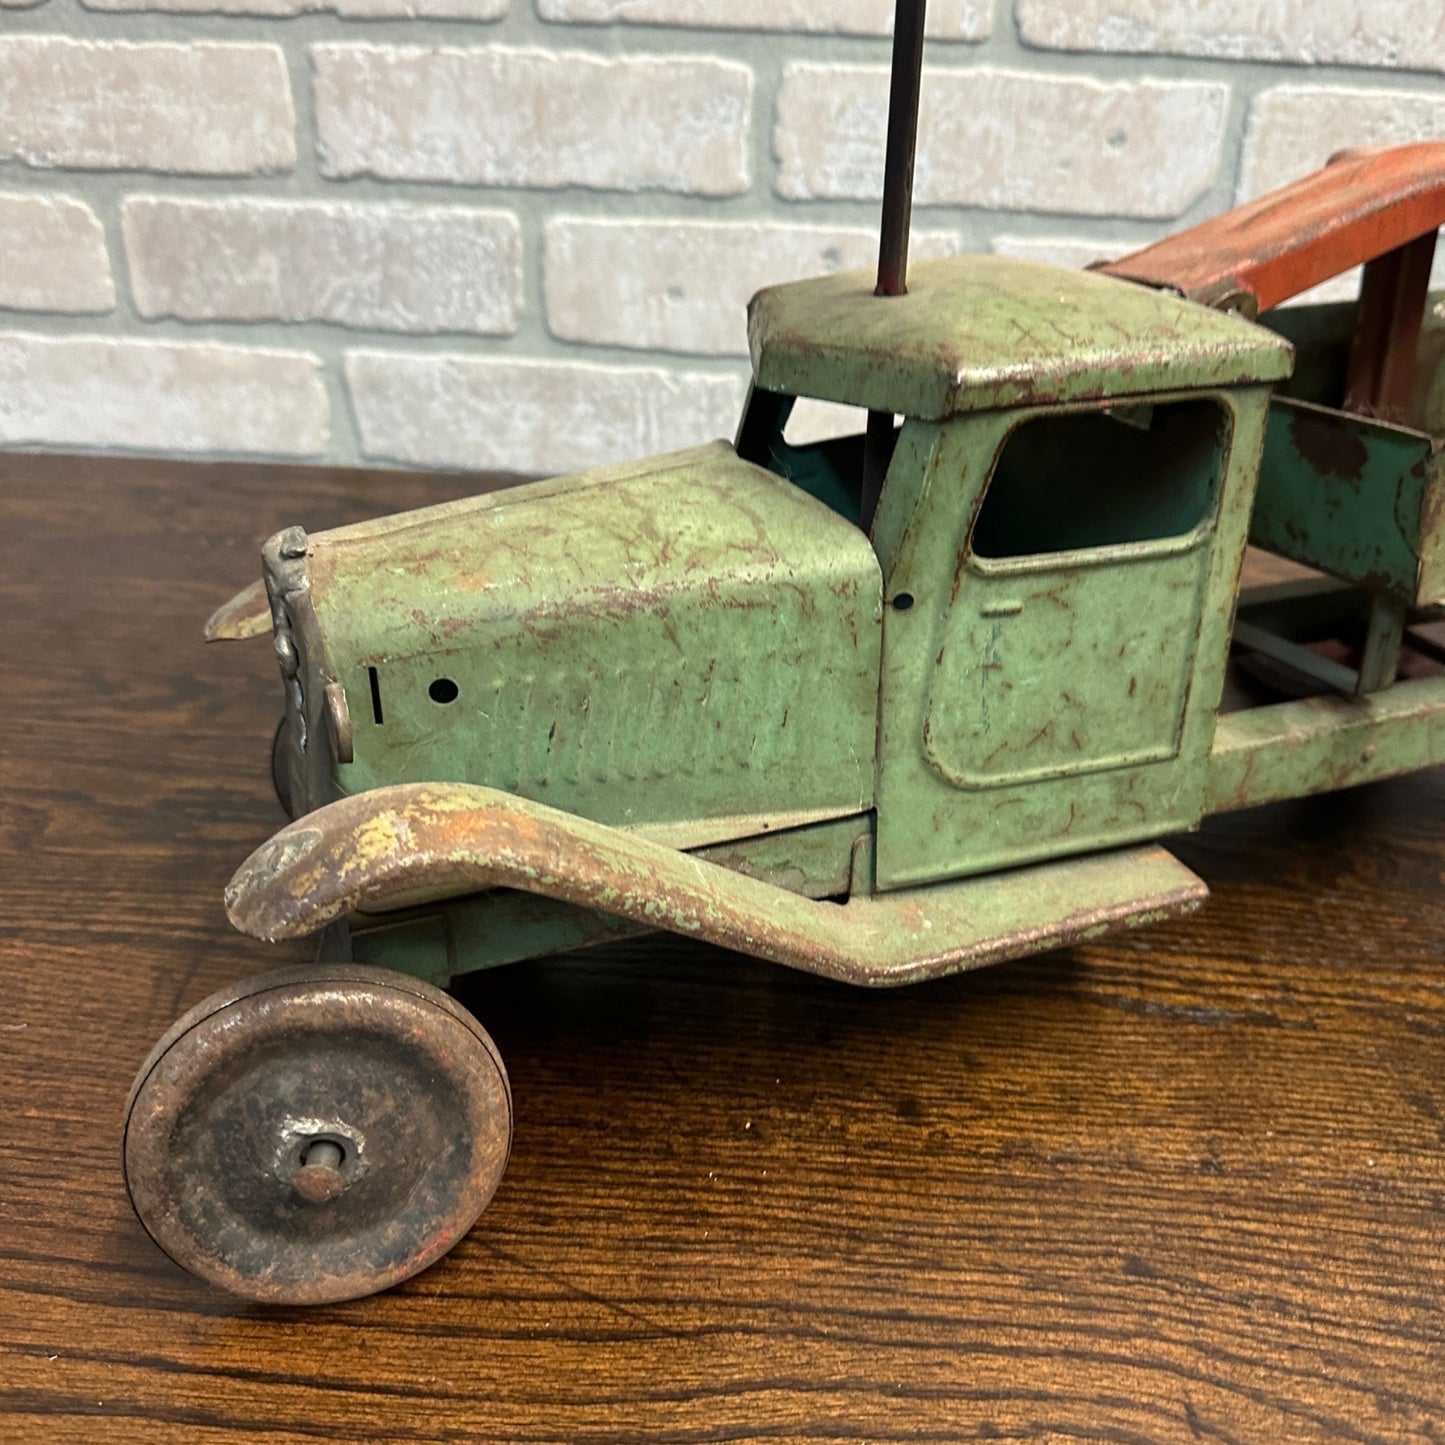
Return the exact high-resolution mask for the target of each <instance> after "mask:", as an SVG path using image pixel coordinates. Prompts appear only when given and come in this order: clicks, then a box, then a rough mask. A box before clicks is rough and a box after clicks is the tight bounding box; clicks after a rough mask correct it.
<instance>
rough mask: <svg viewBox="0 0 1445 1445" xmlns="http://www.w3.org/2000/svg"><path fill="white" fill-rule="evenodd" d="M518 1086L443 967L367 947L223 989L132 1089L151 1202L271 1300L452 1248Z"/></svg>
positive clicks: (163, 1239)
mask: <svg viewBox="0 0 1445 1445" xmlns="http://www.w3.org/2000/svg"><path fill="white" fill-rule="evenodd" d="M511 1140H512V1096H511V1090H510V1086H509V1085H508V1082H507V1074H506V1070H505V1069H504V1068H503V1067H502V1062H501V1059H500V1058H499V1057H498V1055H497V1051H496V1048H495V1046H494V1045H493V1043H492V1041H491V1039H490V1038H489V1037H488V1036H487V1033H486V1031H485V1030H484V1029H483V1028H482V1027H481V1026H480V1025H479V1024H478V1023H477V1022H476V1021H475V1020H474V1019H473V1018H472V1017H471V1015H470V1014H468V1013H467V1012H466V1010H465V1009H463V1008H462V1007H461V1006H460V1005H459V1004H457V1003H456V1002H454V1001H453V1000H452V999H450V998H448V997H447V996H446V994H444V993H441V992H439V991H438V990H437V989H434V988H432V987H431V986H430V985H428V984H424V983H420V982H418V981H416V980H414V979H411V978H408V977H406V976H405V975H403V974H397V973H391V972H388V971H386V970H383V969H375V968H362V967H359V966H357V965H353V964H335V965H325V964H321V965H316V966H313V967H309V968H301V969H285V970H282V971H280V972H277V973H270V974H265V975H263V976H261V977H260V978H254V979H251V980H249V981H247V982H246V983H243V984H239V985H237V986H236V987H235V988H232V989H226V990H223V991H222V992H220V993H217V994H213V995H212V996H211V997H210V998H208V999H206V1000H205V1002H204V1003H201V1004H199V1005H198V1006H197V1007H196V1008H194V1009H192V1010H191V1011H190V1012H189V1013H188V1014H186V1015H184V1016H183V1017H182V1018H180V1019H179V1020H177V1022H176V1023H175V1024H174V1025H173V1026H172V1027H171V1029H170V1030H169V1031H168V1032H167V1033H166V1034H165V1036H164V1037H163V1038H162V1039H161V1040H160V1042H159V1043H158V1044H157V1045H156V1046H155V1048H154V1049H153V1050H152V1051H151V1054H150V1057H149V1058H148V1059H147V1060H146V1061H145V1064H144V1065H143V1066H142V1068H141V1071H140V1073H139V1074H138V1075H137V1077H136V1081H135V1085H134V1087H133V1088H132V1089H131V1096H130V1100H129V1102H128V1103H127V1106H126V1120H125V1143H124V1168H125V1180H126V1188H127V1189H128V1190H129V1192H130V1197H131V1203H132V1204H133V1205H134V1206H135V1211H136V1214H137V1215H138V1216H139V1217H140V1221H141V1223H142V1224H143V1225H144V1226H145V1228H146V1231H147V1232H148V1233H149V1234H150V1236H151V1238H152V1239H154V1240H155V1242H156V1243H157V1244H158V1245H160V1247H161V1248H162V1249H163V1250H165V1252H166V1253H167V1254H168V1255H170V1257H171V1258H172V1259H173V1260H175V1262H176V1263H177V1264H179V1265H182V1266H183V1267H184V1268H186V1269H188V1270H190V1271H191V1272H192V1273H193V1274H196V1275H199V1276H200V1277H201V1278H202V1279H204V1280H206V1281H208V1282H209V1283H211V1284H214V1285H218V1286H220V1287H221V1288H222V1289H227V1290H231V1291H233V1292H234V1293H236V1294H241V1295H246V1296H248V1297H249V1298H251V1299H256V1300H262V1301H265V1302H267V1303H271V1304H325V1303H330V1302H333V1301H336V1300H347V1299H357V1298H359V1297H360V1296H362V1295H368V1294H374V1293H375V1292H376V1291H378V1290H383V1289H387V1288H389V1287H390V1286H392V1285H394V1284H398V1283H400V1282H401V1281H402V1280H404V1279H407V1278H409V1277H410V1276H412V1275H414V1274H416V1273H418V1272H419V1271H420V1270H423V1269H425V1268H426V1267H427V1266H428V1265H430V1264H433V1263H435V1261H437V1260H438V1259H440V1258H441V1257H442V1255H444V1254H445V1253H446V1252H447V1251H448V1250H449V1249H450V1248H451V1247H452V1246H453V1245H454V1244H456V1242H457V1241H458V1240H459V1239H461V1237H462V1236H463V1235H464V1234H465V1233H466V1232H467V1231H468V1230H469V1229H470V1228H471V1227H472V1225H473V1224H474V1223H475V1222H476V1219H477V1216H478V1215H479V1214H481V1212H482V1210H483V1209H484V1208H485V1207H486V1205H487V1202H488V1201H489V1200H490V1199H491V1197H492V1195H493V1193H494V1192H495V1191H496V1188H497V1185H498V1184H499V1183H500V1181H501V1178H502V1171H503V1170H504V1169H505V1168H506V1165H507V1155H508V1152H509V1151H510V1148H511Z"/></svg>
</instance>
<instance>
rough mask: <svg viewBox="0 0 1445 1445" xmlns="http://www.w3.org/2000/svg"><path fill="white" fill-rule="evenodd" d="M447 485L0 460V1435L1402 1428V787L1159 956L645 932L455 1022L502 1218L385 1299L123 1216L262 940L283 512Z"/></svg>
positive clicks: (1261, 848)
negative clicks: (489, 1075)
mask: <svg viewBox="0 0 1445 1445" xmlns="http://www.w3.org/2000/svg"><path fill="white" fill-rule="evenodd" d="M472 485H473V484H472V483H468V482H467V481H465V480H463V479H460V478H456V477H436V476H433V477H414V476H400V475H378V474H364V473H346V472H334V471H332V472H328V471H314V470H307V469H304V468H290V469H284V468H259V467H245V466H186V465H179V464H173V463H147V462H140V461H123V462H121V461H101V460H95V459H81V458H62V457H45V458H25V457H15V456H11V457H8V458H3V459H0V604H3V617H4V631H3V638H4V641H3V644H0V697H3V703H0V724H3V733H0V767H3V792H0V970H3V982H4V994H3V1004H0V1053H3V1060H4V1067H3V1070H0V1102H3V1120H4V1123H3V1128H0V1257H3V1269H0V1411H3V1412H4V1414H3V1417H0V1438H3V1439H5V1440H31V1439H33V1440H46V1441H66V1442H68V1441H77V1442H80V1441H83V1442H87V1445H90V1442H97V1441H109V1440H123V1441H129V1440H137V1441H142V1440H143V1441H156V1442H222V1441H235V1440H239V1439H246V1440H253V1441H261V1442H283V1441H284V1442H315V1441H343V1440H346V1441H349V1440H368V1441H428V1442H429V1441H503V1440H517V1441H525V1442H537V1445H541V1442H553V1441H556V1442H604V1441H608V1442H611V1441H616V1442H627V1441H635V1440H643V1439H657V1440H667V1441H713V1440H735V1439H769V1440H814V1441H823V1440H839V1441H843V1440H848V1441H854V1440H869V1441H883V1440H914V1441H941V1440H943V1441H946V1440H972V1439H1029V1440H1055V1439H1056V1440H1091V1441H1092V1440H1105V1441H1119V1442H1135V1441H1139V1442H1143V1441H1151V1442H1152V1441H1170V1440H1183V1441H1189V1440H1207V1441H1216V1442H1219V1441H1238V1442H1273V1441H1296V1440H1299V1441H1315V1440H1344V1441H1397V1440H1418V1441H1440V1440H1442V1439H1445V1260H1442V1243H1445V1160H1442V1144H1445V1069H1442V1065H1445V963H1442V953H1445V777H1442V776H1441V774H1440V773H1434V774H1429V775H1425V776H1421V777H1416V778H1413V779H1407V780H1403V781H1400V782H1396V783H1390V784H1385V785H1380V786H1376V787H1371V788H1367V789H1362V790H1359V791H1357V792H1354V793H1349V794H1345V795H1342V796H1338V797H1335V798H1328V799H1321V800H1316V801H1311V802H1305V803H1299V804H1293V805H1290V806H1283V807H1276V808H1271V809H1269V810H1266V811H1263V812H1260V813H1257V814H1253V815H1244V816H1240V817H1238V818H1234V819H1229V820H1225V821H1223V822H1220V823H1218V824H1215V825H1211V826H1210V827H1209V828H1207V829H1206V830H1205V832H1204V833H1203V834H1201V835H1199V836H1197V837H1195V838H1191V839H1188V840H1184V841H1183V842H1181V844H1180V852H1181V854H1182V856H1183V857H1184V858H1185V860H1186V861H1187V862H1188V863H1189V864H1190V865H1191V866H1193V867H1194V868H1196V869H1197V870H1198V871H1199V872H1201V873H1202V874H1203V875H1204V876H1205V877H1206V878H1207V879H1208V881H1209V882H1210V884H1211V887H1212V888H1213V891H1214V892H1213V898H1212V899H1211V901H1210V902H1209V903H1208V904H1207V905H1206V907H1205V909H1204V910H1203V911H1202V912H1200V913H1199V914H1197V915H1195V916H1194V917H1193V918H1191V919H1189V920H1186V921H1185V922H1182V923H1179V924H1176V925H1172V926H1168V927H1161V928H1156V929H1154V930H1153V931H1150V932H1147V933H1143V934H1139V935H1135V936H1131V937H1127V938H1124V939H1121V940H1118V941H1107V942H1104V943H1101V944H1098V945H1097V946H1093V947H1089V948H1081V949H1075V950H1073V951H1071V952H1065V953H1058V954H1054V955H1052V956H1048V957H1045V958H1041V959H1037V960H1034V961H1032V962H1028V963H1024V964H1019V965H1012V966H1006V967H1003V968H999V969H996V970H993V971H991V972H985V973H981V974H976V975H972V976H968V977H961V978H956V979H952V980H947V981H943V982H940V983H935V984H929V985H924V986H920V987H916V988H913V989H911V990H903V991H900V992H897V993H892V994H865V993H857V992H851V991H849V990H847V989H845V988H843V987H840V986H834V985H830V984H827V983H825V982H822V981H819V980H815V979H811V978H806V977H802V976H795V975H790V974H787V973H785V972H782V971H781V970H775V969H770V968H767V967H765V966H763V965H759V964H755V963H752V962H749V961H747V960H744V959H740V958H737V957H733V956H730V955H727V954H723V953H720V952H717V951H711V950H708V949H706V948H702V947H697V946H693V945H690V944H687V943H684V942H680V941H677V940H673V939H668V938H660V939H653V940H648V941H645V942H643V943H640V944H632V945H628V946H625V947H614V948H612V949H611V950H609V951H607V952H602V953H597V954H595V955H590V956H579V957H577V958H574V959H563V960H556V961H550V962H546V963H540V964H533V965H527V966H523V967H518V968H514V969H510V970H505V971H502V972H499V973H496V974H492V975H489V976H482V977H479V978H477V979H475V980H471V981H468V982H466V983H465V984H464V986H463V987H462V989H461V990H460V993H461V997H462V998H463V1001H464V1002H466V1003H467V1004H468V1005H469V1006H470V1007H471V1008H472V1009H473V1010H474V1011H475V1012H476V1013H477V1015H478V1016H479V1017H480V1019H481V1020H482V1022H483V1023H484V1024H485V1025H486V1026H487V1027H488V1028H489V1029H490V1030H491V1031H492V1033H493V1035H494V1036H495V1038H496V1040H497V1042H498V1044H499V1045H500V1047H501V1050H502V1054H503V1057H504V1058H505V1059H506V1061H507V1064H508V1067H509V1069H510V1071H511V1077H512V1083H513V1087H514V1090H515V1094H516V1101H517V1128H516V1146H515V1150H514V1153H513V1158H512V1164H511V1168H510V1170H509V1173H508V1175H507V1177H506V1179H505V1180H504V1182H503V1184H502V1187H501V1190H500V1192H499V1194H498V1195H497V1198H496V1200H495V1202H494V1203H493V1205H492V1207H491V1208H490V1209H489V1210H488V1212H487V1213H486V1214H485V1215H484V1216H483V1219H482V1222H481V1224H480V1225H479V1226H478V1228H477V1229H476V1230H474V1231H473V1233H472V1234H471V1236H470V1237H469V1238H468V1239H467V1240H466V1241H465V1243H464V1244H463V1245H462V1246H461V1247H460V1248H459V1249H458V1250H457V1251H456V1252H455V1253H454V1254H453V1255H452V1256H451V1257H450V1258H449V1259H447V1260H446V1261H444V1262H443V1263H442V1264H441V1265H440V1266H438V1267H437V1268H435V1269H433V1270H432V1271H430V1272H429V1273H427V1274H425V1275H423V1276H421V1277H420V1278H418V1279H416V1280H414V1281H412V1282H411V1283H410V1284H408V1285H406V1286H404V1287H403V1288H401V1289H399V1290H397V1291H395V1292H393V1293H392V1294H389V1295H386V1296H382V1297H379V1298H374V1299H370V1300H364V1301H360V1302H357V1303H354V1304H349V1305H344V1306H336V1307H331V1308H326V1309H320V1310H316V1311H314V1312H310V1313H304V1312H298V1311H290V1312H283V1311H268V1310H265V1309H261V1308H256V1307H249V1306H247V1305H245V1304H242V1303H240V1302H237V1301H235V1300H233V1299H230V1298H227V1297H223V1296H220V1295H217V1294H214V1293H211V1292H210V1291H208V1290H207V1289H206V1288H204V1287H203V1286H201V1285H199V1284H197V1283H195V1282H194V1281H192V1280H191V1279H190V1278H189V1277H187V1276H185V1275H183V1274H182V1273H180V1271H178V1270H176V1269H175V1268H174V1267H172V1266H171V1265H170V1264H169V1263H168V1262H167V1261H166V1260H165V1259H164V1258H163V1257H162V1256H161V1255H160V1254H159V1253H158V1252H157V1251H156V1250H155V1248H154V1247H153V1246H152V1245H151V1244H150V1242H149V1240H148V1239H147V1238H146V1236H145V1235H144V1234H143V1232H142V1231H141V1229H140V1227H139V1226H138V1225H137V1224H136V1222H135V1221H134V1219H133V1218H132V1216H131V1213H130V1210H129V1207H128V1205H127V1203H126V1199H125V1193H124V1189H123V1187H122V1183H121V1178H120V1171H119V1165H118V1146H117V1137H118V1126H119V1121H120V1114H121V1108H122V1104H123V1101H124V1098H125V1093H126V1089H127V1087H128V1086H129V1083H130V1080H131V1076H132V1073H133V1071H134V1070H135V1068H136V1067H137V1065H138V1064H139V1062H140V1060H141V1058H142V1057H143V1056H144V1054H145V1052H146V1050H147V1049H148V1048H149V1046H150V1044H151V1043H152V1042H153V1040H154V1039H155V1037H156V1036H157V1035H158V1034H159V1033H160V1032H161V1031H162V1030H163V1029H165V1028H166V1027H167V1025H168V1024H169V1023H170V1022H171V1020H172V1019H173V1018H174V1017H175V1016H176V1015H177V1014H178V1013H179V1012H180V1011H181V1010H182V1009H183V1008H185V1007H186V1006H188V1005H189V1004H191V1003H193V1002H195V1001H196V1000H198V999H199V998H201V997H202V996H204V995H205V994H206V993H208V992H210V991H211V990H212V989H214V988H217V987H219V986H220V985H222V984H224V983H227V982H229V981H231V980H233V979H236V978H239V977H242V976H245V975H247V974H251V973H255V972H258V971H260V969H261V968H263V967H265V966H268V965H270V964H272V963H274V962H277V961H285V960H292V959H298V960H299V959H300V958H301V957H303V956H304V952H305V951H304V949H301V948H297V949H293V950H284V949H281V950H275V951H274V952H271V953H267V952H266V951H264V950H263V949H261V948H260V946H259V945H254V944H252V943H250V942H249V941H247V940H245V939H243V938H241V937H239V936H238V935H235V934H233V933H232V932H230V931H229V929H228V926H227V924H226V922H225V919H224V917H223V915H222V911H221V906H220V891H221V887H222V885H223V883H224V882H225V880H226V878H227V877H228V876H229V874H230V872H231V870H232V869H233V867H234V866H235V865H236V863H237V862H238V861H239V860H240V859H241V858H242V857H244V856H245V854H246V853H247V852H248V851H249V850H250V849H251V848H252V847H253V846H254V845H255V844H256V843H257V842H258V841H259V840H260V839H262V838H263V837H265V836H266V835H267V834H268V833H269V832H270V831H272V830H273V829H274V828H275V827H276V826H277V825H278V823H279V821H280V813H279V810H278V808H277V806H276V804H275V802H274V801H273V799H272V796H271V791H270V783H269V778H268V771H267V766H268V764H267V747H268V740H269V737H270V730H271V727H272V725H273V722H274V719H275V716H276V711H277V705H278V704H277V685H276V682H275V678H274V673H273V668H272V665H271V662H270V659H269V656H268V650H267V647H266V645H265V643H264V642H261V643H253V644H245V645H239V644H238V645H229V646H216V647H209V648H207V647H204V646H203V645H202V643H201V641H200V625H201V623H202V621H203V620H204V618H205V616H206V615H207V613H208V612H209V611H210V610H211V608H212V607H213V606H214V605H216V604H217V603H218V602H219V601H221V600H224V598H225V597H226V596H228V595H229V594H230V592H231V591H232V590H234V589H236V588H239V587H240V586H242V585H244V584H245V583H247V582H248V581H250V580H251V578H252V577H253V576H254V575H256V570H257V561H256V554H257V547H258V545H259V542H260V540H261V539H262V537H264V536H265V535H266V534H267V533H268V532H270V531H272V530H273V529H275V528H277V527H279V526H281V525H283V524H287V523H290V522H297V521H299V522H302V523H304V524H305V525H307V526H310V527H319V526H325V525H328V524H334V523H336V522H339V521H341V520H343V519H351V518H359V517H362V516H366V515H369V514H374V513H377V512H381V511H386V510H391V509H393V508H396V507H399V506H404V505H413V504H418V503H421V502H425V501H434V500H439V499H442V498H444V497H448V496H453V495H457V494H459V493H461V492H463V491H465V490H468V489H470V487H471V486H472Z"/></svg>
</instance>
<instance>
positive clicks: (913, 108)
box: [859, 0, 927, 531]
mask: <svg viewBox="0 0 1445 1445" xmlns="http://www.w3.org/2000/svg"><path fill="white" fill-rule="evenodd" d="M926 8H927V0H897V4H896V6H895V8H894V11H893V74H892V78H891V79H890V81H889V84H888V144H887V149H886V151H885V152H884V156H883V217H882V220H881V221H880V223H879V227H878V285H877V286H876V287H875V289H874V294H875V295H877V296H903V295H906V294H907V291H908V223H909V219H910V217H911V216H912V214H913V152H914V149H915V147H916V146H917V143H918V91H919V87H920V85H921V83H922V79H923V18H924V12H925V10H926ZM892 453H893V415H892V413H891V412H886V411H870V412H869V413H868V430H867V432H866V433H865V435H864V440H863V477H862V490H861V495H860V497H859V504H860V505H859V511H860V514H861V520H862V524H863V529H864V530H865V531H869V530H871V529H872V526H873V514H874V513H875V512H876V511H877V510H878V499H879V497H880V496H882V494H883V481H884V478H885V476H886V475H887V472H888V463H889V461H890V460H891V458H892Z"/></svg>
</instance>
